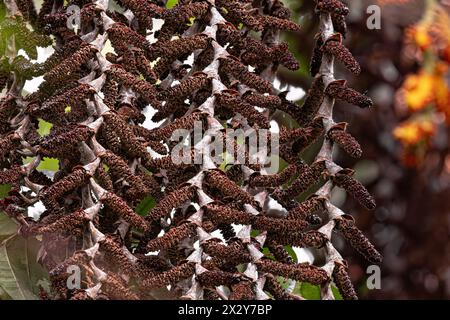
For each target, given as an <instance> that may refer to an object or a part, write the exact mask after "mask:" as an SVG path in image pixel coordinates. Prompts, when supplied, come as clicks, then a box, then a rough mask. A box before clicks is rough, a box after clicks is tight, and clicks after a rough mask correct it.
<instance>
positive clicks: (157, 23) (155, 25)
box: [145, 18, 164, 44]
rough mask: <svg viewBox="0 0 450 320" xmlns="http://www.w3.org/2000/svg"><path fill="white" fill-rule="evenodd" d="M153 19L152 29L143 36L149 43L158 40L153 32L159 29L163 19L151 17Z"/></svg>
mask: <svg viewBox="0 0 450 320" xmlns="http://www.w3.org/2000/svg"><path fill="white" fill-rule="evenodd" d="M152 21H153V29H152V30H151V31H150V35H148V36H147V37H145V38H146V39H147V40H148V41H149V42H150V43H151V44H153V43H155V42H157V41H158V39H156V38H155V32H156V31H158V30H160V29H161V28H162V26H163V24H164V20H163V19H155V18H153V19H152Z"/></svg>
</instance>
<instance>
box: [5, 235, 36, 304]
mask: <svg viewBox="0 0 450 320" xmlns="http://www.w3.org/2000/svg"><path fill="white" fill-rule="evenodd" d="M33 241H34V242H36V241H37V240H36V239H32V238H30V239H24V238H22V237H14V238H12V239H10V240H8V241H6V242H5V243H4V244H3V245H2V246H1V247H0V287H1V288H2V289H3V291H5V292H6V293H7V294H8V296H10V297H11V299H14V300H36V299H38V296H37V294H35V293H37V292H38V288H37V285H38V282H39V281H44V279H45V276H44V275H45V271H43V269H42V267H40V266H39V265H38V264H37V263H36V262H34V261H35V258H34V259H33V258H31V257H36V253H37V250H36V249H37V248H38V247H39V244H36V243H33ZM31 252H34V254H32V253H31ZM30 259H31V260H30Z"/></svg>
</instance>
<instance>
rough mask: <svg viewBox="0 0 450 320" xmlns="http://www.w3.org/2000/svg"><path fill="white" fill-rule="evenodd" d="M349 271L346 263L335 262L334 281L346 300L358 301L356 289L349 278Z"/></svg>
mask: <svg viewBox="0 0 450 320" xmlns="http://www.w3.org/2000/svg"><path fill="white" fill-rule="evenodd" d="M347 269H348V268H347V265H346V262H342V263H341V262H335V263H334V269H333V274H332V277H333V281H334V283H335V284H336V287H337V288H338V289H339V292H340V293H341V295H342V297H343V298H344V300H358V296H357V295H356V292H355V288H354V287H353V284H352V282H351V280H350V277H349V276H348V273H347Z"/></svg>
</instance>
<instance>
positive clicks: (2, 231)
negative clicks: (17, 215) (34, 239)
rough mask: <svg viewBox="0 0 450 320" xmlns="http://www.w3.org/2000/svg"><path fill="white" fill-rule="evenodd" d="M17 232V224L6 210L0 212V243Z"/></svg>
mask: <svg viewBox="0 0 450 320" xmlns="http://www.w3.org/2000/svg"><path fill="white" fill-rule="evenodd" d="M16 232H17V224H16V223H15V222H14V221H13V220H12V219H10V218H9V217H8V216H7V215H6V214H5V213H4V212H0V243H2V242H3V241H4V240H5V239H7V238H10V237H11V236H12V235H14V234H16Z"/></svg>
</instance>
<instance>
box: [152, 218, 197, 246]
mask: <svg viewBox="0 0 450 320" xmlns="http://www.w3.org/2000/svg"><path fill="white" fill-rule="evenodd" d="M196 227H197V226H196V225H195V224H194V223H183V224H182V225H180V226H178V227H173V228H172V229H170V230H169V231H168V232H167V233H165V234H164V235H163V236H161V237H159V238H156V239H153V240H150V242H149V243H148V244H147V250H148V251H157V250H162V249H168V248H171V247H174V246H176V245H177V244H178V243H180V242H181V241H182V240H183V239H185V238H188V237H190V236H193V235H194V234H196V231H195V229H196Z"/></svg>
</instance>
